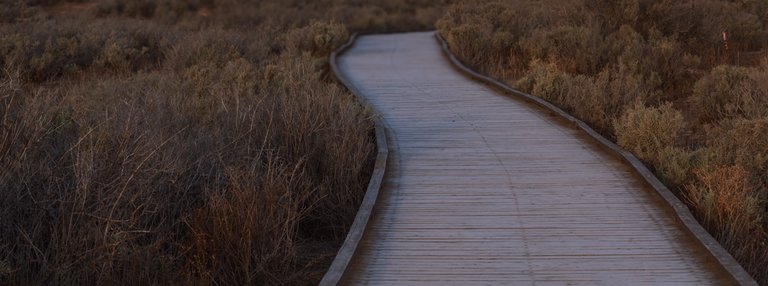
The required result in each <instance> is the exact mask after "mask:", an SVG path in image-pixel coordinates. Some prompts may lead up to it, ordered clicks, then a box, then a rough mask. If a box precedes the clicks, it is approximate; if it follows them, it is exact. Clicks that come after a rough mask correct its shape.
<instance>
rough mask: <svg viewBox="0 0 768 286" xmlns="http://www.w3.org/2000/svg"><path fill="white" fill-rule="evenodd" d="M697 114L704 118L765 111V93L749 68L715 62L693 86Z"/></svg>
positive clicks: (767, 99)
mask: <svg viewBox="0 0 768 286" xmlns="http://www.w3.org/2000/svg"><path fill="white" fill-rule="evenodd" d="M692 98H693V100H694V103H695V104H696V107H697V108H698V110H699V112H700V115H699V118H700V119H701V120H703V121H705V122H712V121H717V120H720V119H723V118H733V117H737V116H743V117H747V118H756V117H760V116H764V115H768V94H766V93H765V92H764V91H763V90H762V89H760V88H759V87H758V83H757V82H756V81H755V80H754V79H752V78H751V77H750V76H749V69H747V68H742V67H733V66H718V67H716V68H714V69H713V70H712V72H711V73H709V74H708V75H705V76H704V77H702V78H701V79H699V81H697V82H696V85H695V86H694V88H693V97H692Z"/></svg>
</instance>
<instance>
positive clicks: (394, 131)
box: [321, 32, 756, 285]
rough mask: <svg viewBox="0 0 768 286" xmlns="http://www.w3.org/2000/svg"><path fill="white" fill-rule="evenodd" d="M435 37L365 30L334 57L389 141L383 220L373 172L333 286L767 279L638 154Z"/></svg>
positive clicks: (332, 273) (329, 277) (328, 279)
mask: <svg viewBox="0 0 768 286" xmlns="http://www.w3.org/2000/svg"><path fill="white" fill-rule="evenodd" d="M432 36H433V34H432V33H431V32H429V33H407V34H398V35H382V36H367V37H363V38H361V39H360V43H358V45H359V46H355V47H354V48H352V49H351V50H350V51H349V52H348V53H347V54H345V56H344V57H343V58H340V59H337V57H336V56H337V55H336V53H334V54H333V55H332V57H331V65H332V68H333V70H334V72H335V73H336V75H337V77H338V78H339V80H340V81H341V82H342V83H343V84H344V85H345V86H347V87H348V88H350V90H351V91H352V92H353V93H354V94H355V95H357V96H358V97H360V98H361V99H363V100H364V101H366V102H368V103H370V104H371V105H372V106H373V107H374V109H375V110H376V111H377V112H378V113H379V114H381V118H380V120H378V121H377V124H376V127H377V131H376V133H377V143H381V142H380V141H382V140H384V142H383V143H384V144H377V145H378V146H379V149H381V147H382V145H384V146H385V147H384V160H383V163H381V164H380V161H379V160H378V159H377V163H376V165H377V170H378V169H379V168H378V167H380V166H381V173H383V174H382V175H383V180H382V179H379V182H378V183H381V184H382V185H381V186H382V188H381V194H378V188H377V189H376V190H375V193H376V195H375V196H374V197H373V201H375V199H376V196H381V198H379V201H378V202H377V203H376V206H375V209H373V210H371V209H370V208H373V204H372V203H371V200H370V199H369V195H371V194H372V191H371V186H372V185H374V183H375V182H374V181H376V180H375V179H374V178H372V180H371V184H370V185H369V189H368V192H367V193H366V198H365V200H364V202H363V206H361V213H363V215H362V216H361V214H360V213H358V217H356V220H355V225H353V230H352V231H351V232H350V235H349V236H348V237H347V241H345V243H344V246H343V247H342V249H341V250H340V251H339V255H337V257H336V259H335V260H334V263H333V265H332V266H331V270H329V272H328V273H327V274H326V276H325V277H324V278H323V282H321V285H336V284H337V282H338V281H342V283H341V284H351V285H357V284H384V285H392V284H408V285H410V284H432V283H440V284H446V283H448V284H451V283H456V284H463V285H466V284H529V285H536V284H565V283H569V284H587V285H593V284H616V283H620V284H628V283H629V284H632V283H635V284H658V283H674V284H694V285H701V284H734V282H735V283H738V284H743V285H755V284H756V283H755V282H754V280H752V279H751V277H749V275H747V274H746V272H744V271H743V269H741V267H740V266H739V265H738V264H735V261H734V260H733V258H731V257H730V255H728V254H727V252H724V250H723V249H722V248H721V247H720V246H719V245H718V244H717V243H716V242H714V239H712V237H711V236H709V234H707V233H706V232H704V234H705V236H704V237H702V234H701V233H697V231H703V229H702V228H701V226H699V225H698V223H696V221H695V220H693V224H691V222H690V220H692V216H691V215H690V213H689V212H688V211H687V209H685V206H683V205H682V204H681V203H680V202H679V201H677V199H676V198H675V197H674V196H673V195H672V194H671V193H670V192H669V191H668V190H666V188H665V187H663V185H661V188H663V189H660V188H659V186H657V184H661V183H660V182H658V180H657V179H656V178H655V176H653V174H652V173H650V172H649V171H648V170H647V168H645V167H644V166H643V165H642V164H640V165H639V166H638V165H636V163H639V161H637V159H636V158H634V156H631V154H629V153H628V152H626V151H623V150H621V149H620V148H618V147H617V146H615V144H613V143H611V142H610V141H607V140H605V139H604V138H602V137H599V135H598V137H595V136H594V135H595V134H591V133H590V131H591V129H590V128H589V127H588V126H586V124H583V122H580V121H578V120H575V118H572V117H570V115H567V114H564V112H562V111H561V110H559V109H557V108H556V107H553V106H552V107H550V106H547V104H548V103H542V102H539V101H540V99H537V98H533V97H531V96H530V95H526V94H522V93H520V92H519V91H516V90H514V89H512V88H510V87H508V86H506V85H504V84H501V83H499V82H495V81H494V80H493V79H490V78H487V77H485V76H483V75H479V74H477V73H474V72H473V71H471V70H469V69H467V68H466V67H464V66H463V65H461V63H460V62H458V61H457V60H456V59H455V57H453V56H452V55H451V54H450V53H447V54H445V55H447V56H448V58H449V59H450V61H446V60H445V59H444V58H443V53H442V52H441V51H440V46H439V45H437V44H436V41H435V40H434V38H433V37H432ZM438 38H439V37H438ZM352 42H353V40H351V41H350V45H351V43H352ZM350 45H346V46H345V47H344V49H341V50H340V51H343V50H345V49H346V48H349V47H350ZM442 48H443V49H444V52H449V50H448V49H447V46H446V45H445V43H444V42H443V43H442ZM449 62H451V63H452V64H454V65H455V66H451V65H450V64H449ZM453 68H458V69H459V70H460V71H462V72H463V73H466V74H469V75H470V76H471V77H473V78H475V79H479V80H480V81H482V82H484V83H488V84H490V85H492V86H495V88H497V89H501V90H503V91H505V92H506V93H511V94H513V95H517V96H522V97H524V98H526V100H528V101H533V102H536V103H537V104H539V105H543V106H544V107H547V108H549V110H550V111H553V112H555V113H557V114H559V116H561V118H560V119H557V118H553V116H551V115H547V114H541V113H542V112H541V111H540V108H534V107H531V106H530V104H528V103H521V102H520V100H519V99H514V100H511V99H509V98H507V97H504V96H500V95H499V94H498V93H497V92H493V91H492V90H490V89H489V88H487V87H484V86H483V85H481V84H478V83H476V82H473V81H471V80H469V79H467V78H466V77H465V76H464V75H461V74H458V73H456V72H455V71H453ZM563 118H565V120H562V119H563ZM568 121H569V122H572V123H571V125H572V124H573V123H575V125H577V126H578V127H580V128H581V130H575V128H574V126H570V127H569V126H566V125H569V124H567V122H568ZM385 124H387V125H388V127H391V128H390V129H388V130H386V132H385V130H384V129H385V128H384V126H385ZM582 130H583V131H582ZM584 131H586V133H587V134H589V135H590V136H592V137H586V136H585V135H584V133H585V132H584ZM591 132H594V131H591ZM385 135H387V138H386V139H384V136H385ZM591 140H597V141H598V142H600V143H601V144H603V146H596V145H598V144H595V143H594V141H593V142H592V143H590V142H587V141H591ZM606 141H607V142H606ZM387 142H389V148H388V150H389V152H387V147H386V143H387ZM611 144H613V145H611ZM606 148H607V149H609V150H611V151H612V152H615V154H613V155H611V154H608V153H610V152H607V151H606V150H605V149H606ZM523 149H525V150H523ZM381 154H382V152H381V150H379V156H381ZM617 155H618V157H621V158H623V159H624V160H626V162H620V160H617V158H616V157H617ZM627 155H629V156H627ZM387 156H389V160H387ZM446 157H448V158H446ZM633 160H634V161H637V162H634V161H633ZM384 164H386V166H387V171H386V173H384V172H383V165H384ZM627 165H629V166H627ZM630 167H631V168H630ZM643 170H645V172H644V171H643ZM646 172H647V173H646ZM375 176H376V171H375V172H374V177H375ZM654 180H655V181H654ZM649 188H651V189H653V190H648V189H649ZM654 191H655V192H654ZM664 191H666V194H665V193H664ZM656 195H658V196H656ZM667 196H672V199H674V200H672V199H670V198H668V197H667ZM366 202H367V203H368V204H366ZM369 207H370V208H369ZM680 207H682V209H680ZM363 217H364V218H363ZM361 219H363V220H364V221H363V222H362V223H358V221H359V220H361ZM369 219H370V222H368V220H369ZM366 222H368V223H367V226H366ZM361 225H362V228H363V229H365V233H364V234H363V232H362V229H360V227H361ZM356 226H357V228H356ZM697 228H698V230H697ZM707 238H708V239H709V240H707ZM713 242H714V243H715V245H712V243H713ZM723 253H724V255H723ZM729 259H730V261H729ZM729 281H730V282H729Z"/></svg>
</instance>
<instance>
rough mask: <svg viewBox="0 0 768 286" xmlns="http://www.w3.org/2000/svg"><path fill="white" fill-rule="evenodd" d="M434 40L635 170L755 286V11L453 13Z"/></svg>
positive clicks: (766, 69) (464, 7)
mask: <svg viewBox="0 0 768 286" xmlns="http://www.w3.org/2000/svg"><path fill="white" fill-rule="evenodd" d="M437 27H438V29H439V31H440V33H441V34H442V35H443V36H444V38H445V39H446V40H447V41H448V43H449V45H450V48H451V50H452V51H453V52H454V53H456V54H457V55H458V56H459V58H460V59H461V60H462V61H464V62H465V63H467V64H468V65H470V66H472V67H474V68H476V69H478V70H480V71H482V72H485V73H488V74H491V75H492V76H494V77H497V78H499V79H502V80H505V81H507V82H509V83H511V84H512V85H514V86H517V87H518V88H519V89H521V90H523V91H526V92H529V93H532V94H533V95H535V96H539V97H542V98H544V99H546V100H548V101H550V102H553V103H555V104H557V105H558V106H560V107H562V108H563V109H565V110H567V111H569V112H571V113H572V114H574V115H576V116H577V117H580V118H581V119H583V120H584V121H586V122H588V123H590V124H591V125H592V126H593V127H595V129H597V130H599V131H600V132H602V133H603V134H604V135H606V136H607V137H609V138H612V139H615V140H616V141H617V142H618V144H620V145H621V146H623V147H624V148H626V149H627V150H629V151H631V152H633V153H634V154H636V155H637V156H638V157H639V158H641V159H642V160H644V161H645V162H646V163H647V164H648V165H649V166H651V167H652V168H654V169H655V170H656V172H657V174H658V175H659V176H660V177H661V178H662V179H663V180H664V181H665V182H666V183H668V185H669V186H670V187H671V189H673V190H675V191H676V192H677V193H678V195H679V196H680V197H681V198H683V199H684V200H685V201H686V202H687V203H688V204H689V206H690V208H691V209H692V211H693V212H694V213H695V214H696V215H697V216H698V218H699V219H700V220H701V222H702V224H703V225H704V226H705V227H706V228H707V229H708V230H709V231H710V232H711V233H712V234H713V235H714V237H716V238H717V239H718V240H719V241H720V242H721V243H722V244H723V245H724V246H725V248H726V249H728V250H729V251H730V252H731V253H732V254H733V255H734V256H735V257H736V259H737V260H739V261H740V262H741V263H742V265H744V266H745V268H746V269H747V270H748V271H749V272H750V273H751V274H752V275H753V277H755V278H756V279H757V280H758V281H759V282H760V283H762V284H768V272H766V271H765V265H767V264H768V232H767V231H766V230H768V149H767V147H766V146H768V117H767V116H768V85H767V84H766V83H767V82H768V81H767V79H768V53H767V52H766V51H768V49H766V48H768V4H766V2H765V1H724V0H685V1H650V0H622V1H603V0H573V1H533V0H523V1H496V0H490V1H477V0H465V1H461V2H458V3H456V4H453V5H452V6H450V7H449V8H447V10H446V13H445V15H444V16H443V17H442V18H441V19H440V20H439V21H438V23H437Z"/></svg>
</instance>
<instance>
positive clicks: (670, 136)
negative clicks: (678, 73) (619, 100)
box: [614, 103, 684, 165]
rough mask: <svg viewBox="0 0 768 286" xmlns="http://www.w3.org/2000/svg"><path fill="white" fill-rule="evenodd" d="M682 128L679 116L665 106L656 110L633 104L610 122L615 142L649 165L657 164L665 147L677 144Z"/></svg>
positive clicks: (668, 105)
mask: <svg viewBox="0 0 768 286" xmlns="http://www.w3.org/2000/svg"><path fill="white" fill-rule="evenodd" d="M683 127H684V122H683V115H682V114H681V113H680V112H679V111H677V110H675V109H674V108H673V107H672V104H669V103H667V104H664V105H662V106H660V107H646V106H645V105H643V104H641V103H636V104H635V105H634V106H633V107H632V108H630V109H628V110H627V111H626V112H625V113H624V114H623V115H622V116H621V117H620V118H618V119H617V120H616V121H615V122H614V130H615V132H616V141H617V143H618V144H619V145H620V146H622V147H624V148H626V149H627V150H629V151H630V152H632V153H634V154H635V155H636V156H637V157H639V158H640V159H642V160H643V161H645V162H649V163H651V164H652V165H657V164H658V163H659V161H660V159H659V154H660V153H661V151H662V150H664V148H665V147H667V146H675V145H676V144H678V142H679V141H680V135H681V134H680V131H681V130H683Z"/></svg>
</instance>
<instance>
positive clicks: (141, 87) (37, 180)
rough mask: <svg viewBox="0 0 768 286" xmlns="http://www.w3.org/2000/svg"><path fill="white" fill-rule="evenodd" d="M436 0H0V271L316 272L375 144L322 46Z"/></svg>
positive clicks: (298, 281)
mask: <svg viewBox="0 0 768 286" xmlns="http://www.w3.org/2000/svg"><path fill="white" fill-rule="evenodd" d="M432 4H433V3H431V1H340V0H334V1H237V0H221V1H219V0H200V1H195V0H190V1H183V0H163V1H124V0H105V1H61V0H45V1H43V0H40V1H31V0H30V1H16V2H13V1H10V2H9V1H6V2H4V3H3V4H0V69H2V72H1V74H0V170H1V171H0V190H2V191H1V192H0V284H3V285H6V284H7V285H39V284H45V285H125V284H141V285H145V284H160V285H167V284H172V285H178V284H181V285H275V284H278V285H305V284H306V285H309V284H316V283H317V282H318V281H319V279H320V277H321V276H322V274H323V273H324V272H325V270H326V269H327V267H328V265H329V263H330V261H331V260H332V259H333V256H334V255H335V253H336V250H337V249H338V247H339V246H340V245H341V241H342V240H343V238H344V236H345V235H346V231H347V229H348V227H349V226H350V225H351V222H352V220H353V218H354V215H355V213H356V210H357V206H358V204H359V202H360V200H361V198H362V196H363V194H364V193H363V192H364V190H365V187H366V185H367V183H368V179H369V172H370V168H371V163H372V162H371V161H372V155H373V152H374V148H373V147H374V146H373V144H374V143H373V140H372V139H373V138H372V127H373V126H372V120H371V116H372V115H371V113H370V112H369V111H368V110H367V109H366V108H365V107H363V106H360V105H359V104H358V103H357V102H356V101H355V99H354V98H353V97H352V96H351V95H350V94H349V93H348V92H346V91H345V90H344V89H343V88H342V87H340V86H338V85H336V84H335V83H334V82H333V80H332V79H331V78H330V76H329V74H328V67H327V60H326V58H327V56H328V54H329V53H330V52H331V51H332V50H333V49H335V48H336V47H338V46H339V45H340V44H341V43H343V42H345V41H346V40H347V39H348V35H349V31H350V30H352V31H363V30H376V31H391V30H398V29H420V28H425V27H429V26H430V25H431V23H432V22H433V21H434V20H436V18H437V17H438V16H439V15H440V12H439V8H435V7H434V6H433V5H432Z"/></svg>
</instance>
